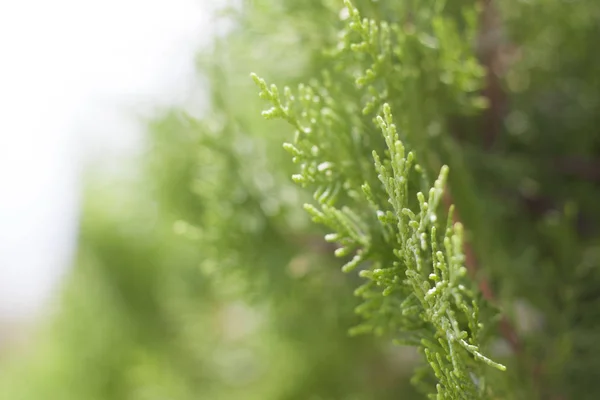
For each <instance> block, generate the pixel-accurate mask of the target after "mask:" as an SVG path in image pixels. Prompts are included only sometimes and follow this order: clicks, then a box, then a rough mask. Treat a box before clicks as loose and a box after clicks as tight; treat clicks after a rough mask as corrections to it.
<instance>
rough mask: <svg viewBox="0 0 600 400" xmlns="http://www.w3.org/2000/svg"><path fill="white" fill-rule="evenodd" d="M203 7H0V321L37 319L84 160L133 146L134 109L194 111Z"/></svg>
mask: <svg viewBox="0 0 600 400" xmlns="http://www.w3.org/2000/svg"><path fill="white" fill-rule="evenodd" d="M206 3H207V1H202V0H54V1H48V0H14V1H9V0H0V322H1V321H2V320H13V319H23V318H30V317H32V316H34V315H36V314H38V313H39V312H40V310H42V309H43V308H42V307H43V305H44V304H45V303H46V301H47V300H48V299H49V297H50V296H52V294H53V291H55V290H56V288H57V284H58V283H59V281H60V277H61V276H62V275H64V273H65V271H66V270H67V269H68V268H69V266H70V263H71V259H72V255H73V250H74V248H75V239H76V235H77V223H78V222H77V219H78V213H79V211H78V203H79V197H80V188H81V185H80V181H79V177H80V173H81V169H82V166H83V165H84V163H85V162H86V161H87V160H89V159H90V158H91V157H96V158H98V157H101V158H100V160H102V159H103V158H106V159H107V160H108V158H109V157H108V155H109V154H111V153H115V152H116V153H123V152H124V153H127V152H129V151H132V150H135V148H136V143H140V142H139V139H140V137H141V134H142V126H141V124H140V123H139V122H137V119H136V116H135V113H137V112H139V111H140V110H145V109H151V108H152V107H155V106H166V105H169V104H190V103H191V104H192V107H193V104H194V96H195V97H198V92H199V91H201V89H200V90H199V83H198V79H197V78H195V73H194V55H195V53H196V52H197V50H198V49H199V48H200V47H201V46H202V45H203V44H206V43H208V41H209V37H210V34H211V32H212V29H213V25H214V24H213V23H212V20H211V18H210V17H209V13H208V12H207V11H206V10H207V9H208V7H207V5H206ZM210 3H212V5H213V6H214V5H215V4H222V2H219V1H218V0H213V1H212V2H210ZM213 8H214V7H213ZM196 103H197V101H196Z"/></svg>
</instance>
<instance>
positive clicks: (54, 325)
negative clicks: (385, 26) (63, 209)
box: [0, 0, 600, 400]
mask: <svg viewBox="0 0 600 400" xmlns="http://www.w3.org/2000/svg"><path fill="white" fill-rule="evenodd" d="M459 3H461V4H463V3H464V4H472V3H470V2H468V1H466V0H465V1H461V2H459ZM355 4H356V5H357V6H358V7H359V9H364V10H366V14H369V15H394V14H393V11H394V10H395V7H397V6H396V5H395V2H393V1H383V0H379V1H370V0H363V1H356V2H355ZM414 6H415V7H419V5H417V4H416V3H415V5H414ZM341 7H342V6H341V2H340V1H335V0H330V1H328V0H283V1H282V0H280V1H274V0H254V1H243V2H241V4H239V5H237V6H236V7H230V8H225V9H222V10H220V11H219V14H218V15H215V16H214V18H221V19H223V20H225V21H229V23H230V24H231V25H230V26H231V29H230V30H228V31H227V32H226V33H224V34H222V35H217V36H215V38H214V40H213V42H212V44H211V45H210V46H209V47H208V48H207V49H204V50H203V51H201V52H200V53H199V54H198V57H197V60H196V64H197V70H198V74H199V76H202V77H204V78H206V80H207V82H208V86H207V88H206V90H207V93H208V94H209V102H208V107H207V108H206V109H204V110H201V111H200V110H199V112H200V113H201V116H197V115H196V114H195V115H196V116H191V115H189V114H188V113H187V112H186V111H185V110H183V109H179V108H171V109H163V110H161V111H160V112H157V113H156V115H154V116H152V117H151V118H148V119H147V121H145V125H146V127H147V129H146V140H145V144H144V146H145V147H144V152H143V154H142V155H141V156H139V157H137V158H135V160H131V162H129V163H128V167H127V168H128V169H127V171H128V172H127V173H123V174H121V175H118V176H116V177H115V176H114V175H110V176H108V177H107V176H106V175H104V174H99V173H96V172H95V171H94V170H93V169H92V170H89V171H88V172H87V174H86V177H85V178H86V179H85V182H86V187H85V191H84V196H83V206H82V214H81V222H80V231H79V241H78V250H77V256H76V259H75V261H74V265H73V268H72V270H71V271H70V273H69V275H68V277H67V278H66V279H65V281H64V283H63V288H62V292H61V296H60V299H59V300H58V301H57V302H56V304H55V306H54V309H53V312H51V313H50V315H49V316H48V317H47V318H45V319H44V320H43V321H41V322H40V324H39V326H38V327H37V328H36V329H35V331H34V333H33V334H32V336H31V337H30V338H29V339H28V340H27V343H26V345H25V346H23V347H22V348H20V349H18V351H14V352H10V351H5V354H4V356H3V357H2V359H0V361H3V365H2V366H1V367H0V398H2V399H10V400H34V399H35V400H37V399H56V400H63V399H64V400H67V399H78V400H79V399H86V400H87V399H89V400H95V399H98V400H100V399H102V400H108V399H111V400H113V399H114V400H119V399H127V400H138V399H140V400H142V399H147V400H151V399H156V400H159V399H160V400H163V399H164V400H166V399H173V400H179V399H181V400H183V399H211V400H212V399H216V400H219V399H224V400H234V399H249V400H252V399H257V400H258V399H260V400H269V399H283V400H288V399H289V400H295V399H297V400H301V399H302V400H329V399H332V400H333V399H348V400H360V399H364V400H367V399H381V400H383V399H392V398H393V399H400V398H401V399H411V398H421V397H420V396H419V395H417V394H416V393H415V390H414V389H413V387H412V386H411V385H410V384H409V379H410V377H411V375H412V371H413V368H414V366H415V365H417V364H420V363H421V361H420V359H419V358H418V357H417V356H416V354H415V353H414V352H413V351H412V350H410V349H408V350H407V349H404V348H401V347H395V346H393V345H392V344H391V341H389V340H387V338H376V337H371V336H364V337H362V336H361V337H350V336H349V335H348V333H347V332H348V329H349V328H351V327H352V326H354V325H355V324H357V323H358V322H359V319H358V317H357V316H356V315H355V314H354V310H353V309H354V306H355V305H356V304H357V300H356V299H355V298H354V296H353V290H354V289H355V288H356V287H357V286H358V283H359V280H358V278H357V277H355V276H354V275H343V274H342V273H341V272H340V271H339V266H340V262H339V260H336V259H334V258H333V255H332V248H330V247H329V245H328V244H326V243H325V242H324V241H323V240H322V236H323V233H324V231H322V230H321V229H320V228H319V227H316V226H313V225H312V224H311V223H310V221H309V219H308V217H307V216H306V215H305V213H304V211H303V209H302V204H303V203H304V202H306V201H307V200H308V199H309V197H308V194H307V193H305V192H304V191H302V190H300V189H299V188H298V187H296V185H294V184H293V183H292V182H291V180H290V176H291V174H292V173H294V167H293V164H292V163H291V160H289V157H288V155H287V153H285V152H284V151H283V150H282V148H281V144H282V143H283V142H284V141H286V140H289V137H290V135H291V130H290V129H289V128H288V127H287V126H285V125H283V124H280V123H274V122H265V121H264V120H263V119H262V117H261V115H260V111H261V110H262V108H263V106H264V105H263V104H262V103H261V102H260V101H259V100H258V98H257V95H256V93H257V90H256V88H255V87H254V85H253V84H252V82H251V80H250V79H249V73H250V72H251V71H255V72H258V73H260V74H261V76H263V77H264V78H266V79H267V80H268V81H273V82H278V83H282V84H286V85H294V84H296V83H298V82H302V81H308V80H310V78H311V77H313V76H316V75H317V74H318V72H319V71H320V70H321V69H322V68H323V67H324V65H326V63H327V60H326V57H325V56H324V55H323V49H324V48H325V47H326V46H329V45H332V44H334V43H335V40H336V35H337V31H338V30H339V29H340V28H341V21H340V14H339V12H340V9H341ZM500 15H501V16H502V17H501V18H500V17H499V16H500ZM490 20H491V21H492V22H489V21H488V22H483V23H482V24H485V23H490V24H492V26H493V28H490V30H491V31H493V33H494V34H496V35H497V37H500V39H496V40H500V41H501V42H502V43H503V45H502V50H501V51H499V52H498V51H497V52H496V53H495V55H494V56H493V57H492V58H493V60H492V61H490V62H492V63H493V64H494V68H495V70H494V76H496V77H497V80H498V83H497V85H498V87H497V88H496V90H497V92H491V93H487V94H488V95H489V96H499V97H495V101H494V104H495V105H496V107H497V108H492V109H491V110H492V112H489V113H486V114H485V116H483V117H482V116H474V117H470V118H464V119H457V120H456V124H457V125H458V126H460V127H461V128H462V129H461V130H460V131H461V132H462V133H461V135H459V136H460V137H458V138H456V141H457V143H458V144H459V145H460V149H461V153H460V156H461V157H462V159H463V160H464V163H465V166H466V168H467V170H468V171H469V173H470V176H471V178H472V182H473V185H474V188H473V191H474V192H475V193H477V195H478V196H479V198H480V200H481V204H480V207H482V208H483V209H484V214H485V215H486V218H487V219H486V220H485V221H478V223H477V224H475V225H476V226H475V227H474V230H476V228H477V227H480V228H481V230H482V231H485V230H486V229H487V231H486V232H487V233H485V234H484V235H483V236H484V237H485V238H486V239H485V240H484V239H482V240H481V245H480V248H479V251H480V253H481V254H482V259H483V262H484V263H486V264H487V265H488V268H489V269H488V270H487V272H486V273H487V274H488V275H489V276H490V278H491V281H492V283H493V284H495V285H497V287H496V291H497V292H498V293H499V297H500V298H501V299H502V300H503V301H506V311H507V312H508V313H509V314H514V313H516V312H517V311H515V310H516V308H515V307H513V306H514V304H516V303H519V304H522V302H521V300H522V299H526V303H527V304H528V306H529V307H531V308H533V309H535V310H536V311H535V313H533V314H535V315H538V314H539V315H542V316H543V318H544V320H545V321H546V325H545V327H546V328H547V332H546V333H545V334H544V335H541V334H539V332H533V333H529V335H530V336H527V335H528V333H527V332H525V333H524V337H525V342H526V343H527V345H528V346H530V348H531V353H530V354H533V355H535V356H536V357H540V358H542V359H544V360H546V361H547V365H548V370H547V371H544V372H543V374H547V375H543V374H542V376H544V377H545V378H548V379H550V378H552V379H555V381H554V382H555V383H554V384H555V385H556V386H557V387H559V388H560V390H561V391H562V392H564V393H567V394H568V395H570V396H573V397H568V398H578V399H587V398H590V399H591V398H597V397H593V396H595V394H592V392H591V391H590V390H589V388H591V387H593V386H595V384H594V379H595V377H597V374H598V372H597V371H598V370H599V369H598V368H599V367H600V364H599V362H600V361H598V360H600V357H598V356H600V346H599V345H598V344H597V340H596V339H595V338H597V337H598V336H597V335H598V332H599V331H598V329H597V327H598V324H599V323H600V319H598V317H597V305H598V299H599V298H600V297H598V290H599V289H600V274H599V273H598V262H599V260H600V251H598V249H599V248H600V247H599V246H600V241H599V236H598V229H597V226H598V222H600V207H599V204H600V188H599V185H598V182H599V181H600V173H599V167H598V162H597V161H596V160H597V157H599V156H600V134H599V133H598V126H599V123H600V121H599V120H598V118H600V113H599V112H598V110H599V107H600V104H599V102H600V53H599V52H598V51H597V50H596V46H597V43H598V40H599V39H600V2H597V1H596V0H576V1H565V0H529V1H524V0H510V1H506V2H503V4H499V5H498V6H497V9H496V11H495V14H494V15H493V16H491V17H490ZM492 36H493V35H492ZM483 39H485V38H483ZM483 39H482V40H481V43H479V44H480V46H482V48H483V50H481V53H482V54H483V56H482V58H483V59H484V61H485V60H486V58H485V57H486V53H485V51H486V50H485V43H486V42H485V40H483ZM490 40H493V39H490ZM482 43H483V44H482ZM474 47H475V46H474ZM491 86H493V85H491ZM494 113H496V114H494ZM485 118H488V120H485ZM482 120H483V122H482ZM486 121H487V122H486ZM488 123H489V124H491V125H490V126H492V127H493V129H488V130H485V131H486V132H487V133H488V134H489V135H488V134H486V135H480V134H478V133H480V132H481V130H482V129H481V126H482V125H483V126H486V125H485V124H488ZM494 132H496V133H494ZM490 148H491V149H492V150H491V151H490V150H489V149H490ZM460 201H461V200H460V199H457V202H458V203H459V204H458V206H459V209H460ZM565 207H566V208H568V207H571V208H570V209H576V212H575V214H576V219H577V221H576V222H577V223H576V226H575V227H573V226H572V225H570V222H568V223H567V222H564V221H563V217H564V215H563V213H562V212H563V211H564V209H565ZM465 214H467V213H465ZM473 214H474V215H480V214H476V213H475V212H473ZM468 218H469V215H466V219H468ZM472 218H475V217H472ZM564 218H566V217H564ZM490 226H493V229H489V227H490ZM476 233H478V231H476ZM498 282H501V284H499V283H498ZM517 300H518V301H517ZM533 314H531V315H533ZM559 314H560V315H559ZM526 318H532V317H531V316H528V317H526ZM548 348H549V349H553V350H552V351H546V350H545V349H548ZM546 353H551V354H546Z"/></svg>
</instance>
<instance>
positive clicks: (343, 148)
mask: <svg viewBox="0 0 600 400" xmlns="http://www.w3.org/2000/svg"><path fill="white" fill-rule="evenodd" d="M345 6H346V8H344V9H343V10H342V13H348V14H349V18H348V21H349V23H348V25H347V28H346V29H344V30H342V33H341V35H340V37H342V38H343V39H342V40H341V42H340V43H339V44H338V46H337V49H338V51H337V52H333V54H332V58H333V60H334V61H333V63H336V62H337V59H338V58H343V60H344V62H343V63H340V64H335V66H334V67H333V69H334V71H331V70H325V71H324V72H323V83H322V84H319V83H316V82H313V84H312V85H306V84H300V86H299V87H298V91H297V93H296V94H294V93H293V92H292V90H291V89H289V88H288V87H286V88H285V89H284V100H283V101H282V99H281V98H280V95H279V91H278V89H277V87H276V86H275V85H271V86H270V87H268V85H267V84H266V83H265V81H264V80H262V79H260V78H259V77H257V76H256V75H253V79H254V81H255V83H256V84H257V85H258V86H259V88H260V89H261V91H260V94H259V95H260V97H261V98H262V99H265V100H268V101H270V102H271V103H272V108H270V109H269V110H267V111H264V112H263V116H265V117H266V118H267V119H272V118H276V117H279V118H282V119H284V120H285V121H287V122H288V123H289V124H290V125H291V126H293V127H294V128H295V129H296V133H295V140H294V144H290V143H286V144H285V145H284V148H285V149H286V150H287V151H288V152H289V153H291V155H292V156H293V161H294V162H295V163H297V164H299V165H300V173H299V174H296V175H294V176H293V179H294V181H296V182H298V183H300V184H302V185H304V186H313V187H316V190H315V193H314V198H315V200H317V201H318V203H319V208H316V207H314V206H312V205H310V204H306V205H305V209H306V210H307V211H308V212H309V213H310V214H311V215H312V219H313V221H314V222H317V223H320V224H324V225H326V226H327V227H328V228H329V229H331V230H333V233H330V234H328V235H327V236H326V240H327V241H330V242H336V243H338V245H339V246H340V247H338V248H337V250H336V251H335V255H336V256H338V257H346V256H348V255H350V254H352V253H354V256H353V257H352V258H351V259H350V260H349V261H348V262H347V263H346V264H345V265H344V266H343V268H342V270H344V271H346V272H347V271H351V270H353V269H354V268H356V267H358V266H360V265H365V264H366V265H369V268H368V269H364V270H362V271H361V273H360V275H361V276H362V277H364V278H367V279H368V283H366V284H365V285H363V286H361V287H360V288H358V289H357V290H356V293H357V294H359V295H361V296H362V297H363V298H364V303H363V304H362V305H360V306H359V307H358V308H357V312H358V313H359V314H362V315H363V316H364V317H366V318H367V322H366V323H364V324H362V325H360V326H358V327H356V328H354V329H353V332H358V331H373V330H374V331H375V332H381V331H382V329H383V328H385V329H386V330H387V329H390V330H391V331H392V332H393V334H394V335H395V336H397V338H398V339H399V340H397V341H399V342H401V343H406V344H412V345H416V346H420V348H421V350H424V353H425V355H426V358H427V361H428V362H429V364H430V365H431V367H432V369H433V372H434V373H435V376H436V377H437V379H438V381H439V385H438V388H437V393H438V395H437V396H438V398H449V399H460V398H478V397H480V396H482V395H484V394H486V388H485V384H484V379H483V374H482V373H481V372H480V369H481V367H480V366H479V365H477V364H476V363H473V359H475V360H478V361H482V362H484V363H485V364H488V365H491V366H494V367H496V368H498V369H501V370H504V369H505V367H504V366H502V365H500V364H498V363H496V362H494V361H492V360H490V359H489V358H487V357H485V356H484V355H483V354H481V352H480V350H479V345H480V340H479V332H480V330H481V329H482V328H483V324H482V323H481V322H480V321H479V306H478V303H477V301H476V299H475V297H476V295H475V294H474V293H476V287H474V285H473V284H472V281H471V280H469V279H468V278H466V272H467V270H466V268H465V266H464V255H463V250H462V246H463V241H462V225H461V224H456V225H454V224H453V223H452V212H450V213H449V214H450V215H449V217H448V224H447V225H446V226H442V227H440V226H439V221H440V220H441V218H440V217H439V216H438V215H439V214H440V212H439V204H440V201H441V198H442V195H443V187H444V185H445V181H446V177H447V174H448V167H446V166H444V167H442V170H441V172H440V176H439V177H438V179H437V180H436V181H435V183H434V186H433V187H432V188H430V189H429V190H428V198H427V199H426V198H425V195H424V194H423V193H422V192H418V193H417V194H416V196H415V197H416V199H417V200H418V205H419V209H418V211H417V212H415V211H414V210H413V209H411V202H409V198H410V197H412V196H414V194H412V193H410V191H409V182H415V181H416V182H415V183H414V184H415V185H416V186H417V187H427V185H428V182H429V179H428V178H427V172H426V171H425V170H424V169H423V168H422V167H421V166H420V165H419V164H415V156H414V154H413V153H412V152H410V153H408V154H407V155H405V148H404V145H403V144H402V142H401V141H400V139H399V135H398V132H397V128H396V125H395V124H394V122H393V118H392V114H391V110H390V106H389V105H388V104H387V103H383V104H382V101H383V100H384V98H386V97H390V98H393V99H399V100H397V101H398V102H399V103H400V104H401V103H402V102H403V100H404V101H406V102H410V101H411V100H412V101H418V100H417V99H418V97H417V99H414V98H413V99H410V100H409V99H406V100H405V99H403V98H402V96H395V93H396V92H397V91H398V92H400V91H402V89H403V88H404V87H411V88H414V90H416V91H417V92H419V94H420V95H421V96H423V94H424V93H426V92H427V90H426V89H427V88H428V84H429V83H430V82H432V81H437V82H436V84H434V85H429V87H431V88H432V89H431V90H432V91H436V89H437V87H436V85H437V84H438V83H443V84H446V85H445V86H442V87H441V88H440V89H438V90H439V91H440V92H441V93H446V91H447V90H448V89H449V90H450V96H452V95H453V94H454V96H452V97H453V98H454V97H458V100H459V105H460V108H461V109H465V108H466V105H467V104H464V103H461V102H460V100H463V99H464V98H467V97H463V96H464V95H465V94H466V95H468V94H469V93H470V92H472V91H473V90H474V89H476V88H477V87H478V85H477V79H476V78H477V77H478V76H480V75H481V72H480V67H479V66H478V65H477V64H473V65H474V66H473V67H472V68H468V66H467V68H463V69H462V70H461V71H456V72H457V74H456V75H453V76H452V77H448V76H446V75H445V74H450V73H452V72H453V68H452V67H451V66H449V65H447V64H443V63H442V64H441V68H440V70H437V69H435V68H432V69H431V70H426V71H421V74H422V75H425V76H424V77H421V76H420V75H421V74H419V73H416V74H408V75H404V76H403V78H404V79H402V78H401V79H399V80H397V81H396V82H394V83H393V84H392V83H391V82H390V81H389V76H401V77H402V75H403V74H398V73H394V72H397V71H404V70H406V69H409V70H410V68H411V61H413V60H414V58H413V57H415V58H416V57H419V58H420V57H423V59H425V60H427V57H429V58H431V59H436V60H437V61H439V60H442V61H446V62H448V61H449V59H451V57H452V58H454V59H456V58H455V57H457V56H458V58H459V59H460V54H461V53H466V51H465V48H464V46H454V44H456V43H458V42H460V39H459V33H458V32H457V30H456V29H453V28H455V25H454V24H453V23H452V22H453V21H452V20H451V19H444V18H443V15H441V10H442V9H443V8H442V7H440V8H434V9H433V10H432V11H433V15H429V14H426V17H427V20H425V19H424V20H423V21H422V23H423V24H426V23H427V22H426V21H429V20H430V19H433V22H431V26H432V28H433V29H432V32H433V34H432V35H431V36H424V35H427V34H428V33H426V32H427V31H426V30H425V31H424V32H420V34H419V35H417V36H418V37H419V39H418V40H419V41H420V44H421V45H422V46H421V47H425V48H427V50H425V51H422V50H421V49H419V50H417V51H415V53H416V54H411V53H410V52H409V51H408V50H407V49H406V47H405V44H406V42H407V41H410V39H411V36H412V35H413V33H412V32H411V30H412V29H413V27H410V28H408V29H402V28H401V27H400V26H399V25H398V24H394V23H392V24H388V23H386V22H385V21H383V22H381V23H379V22H378V21H376V20H373V19H362V18H361V17H360V15H359V12H358V10H357V9H356V8H354V7H353V6H352V5H351V4H350V2H348V1H346V2H345ZM407 30H409V32H407ZM353 36H355V40H354V41H353V40H352V39H353ZM426 39H427V40H426ZM453 39H454V41H453ZM438 42H441V43H440V44H439V51H435V52H434V53H433V54H431V52H429V49H431V48H433V49H434V50H438ZM392 43H393V45H392ZM457 47H458V49H457ZM461 47H462V49H461ZM345 49H347V50H348V52H347V53H348V54H346V55H345V56H342V53H343V51H344V50H345ZM419 53H421V54H419ZM423 53H424V54H423ZM406 54H408V55H406ZM365 55H366V58H368V59H369V60H370V61H368V62H367V65H369V64H370V65H369V66H368V67H366V69H365V70H364V73H363V72H359V74H358V76H357V77H356V79H355V86H356V89H357V91H356V92H355V93H352V95H353V96H352V97H348V93H346V97H345V101H344V102H340V101H339V100H338V101H336V100H335V96H334V94H333V93H335V90H336V89H337V88H339V87H340V86H342V85H343V84H344V78H346V77H352V76H353V74H354V75H356V73H355V70H354V66H355V65H361V66H362V64H363V63H361V61H363V58H365V57H364V56H365ZM471 60H473V59H472V58H471ZM413 62H414V61H413ZM426 62H427V61H424V63H425V65H427V64H426ZM472 62H473V63H474V61H472ZM398 64H401V65H402V67H396V68H401V69H398V70H397V71H394V69H395V66H396V65H398ZM342 68H343V69H342ZM362 68H364V67H362ZM413 68H414V66H413ZM388 74H389V75H388ZM437 74H440V75H441V76H439V77H438V76H436V75H437ZM334 76H335V78H333V77H334ZM340 76H341V77H340ZM432 78H433V79H432ZM440 86H441V85H440ZM361 91H362V92H367V93H365V94H363V93H361ZM382 92H383V93H382ZM409 92H410V91H409ZM410 94H411V93H409V95H410ZM456 94H461V96H456ZM365 95H366V96H367V98H369V96H370V99H369V100H368V101H367V104H366V106H365V107H364V108H363V109H362V115H363V116H369V115H371V114H372V112H373V111H374V110H375V109H380V108H381V109H383V116H377V118H376V119H375V121H376V124H377V125H378V127H379V129H380V130H381V132H382V133H383V137H384V139H385V143H386V146H387V151H386V154H387V157H385V158H384V159H382V158H381V157H380V155H379V154H378V152H377V151H376V150H374V149H373V147H375V148H377V146H374V145H372V144H371V143H377V142H378V141H377V138H376V137H373V131H372V130H369V128H366V127H365V126H368V122H367V121H366V120H365V119H364V118H363V119H362V120H361V119H360V118H359V117H355V116H353V113H354V112H355V111H354V110H356V109H358V108H359V107H360V104H361V101H362V99H363V98H364V96H365ZM296 99H297V100H296ZM467 110H468V109H467ZM440 117H441V116H440ZM420 119H421V116H420V115H419V114H411V113H409V114H407V115H406V116H405V118H403V122H404V124H403V125H404V126H405V127H406V129H407V130H408V131H409V132H410V133H408V134H407V135H406V136H407V137H408V140H410V139H412V138H414V137H417V135H418V134H419V133H420V132H414V131H413V130H414V129H415V127H418V126H419V123H420ZM416 129H418V128H416ZM347 132H348V133H350V134H347ZM369 150H372V151H373V158H374V160H375V166H374V172H376V173H377V177H378V179H379V181H380V182H377V183H374V182H373V179H372V176H373V175H374V174H373V173H372V172H371V171H369V169H370V168H371V169H373V168H372V167H369V166H367V165H365V163H364V160H365V157H364V155H365V154H368V152H369ZM413 166H414V171H413ZM413 175H416V179H415V177H414V176H413ZM370 182H371V183H370ZM411 195H412V196H411ZM338 202H339V203H341V204H342V205H341V206H338V207H336V203H338ZM390 206H391V207H390ZM438 231H441V232H442V235H439V234H438V233H437V232H438ZM457 314H460V316H459V315H457ZM459 319H461V320H462V321H461V322H463V327H461V326H460V325H461V324H460V322H459Z"/></svg>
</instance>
